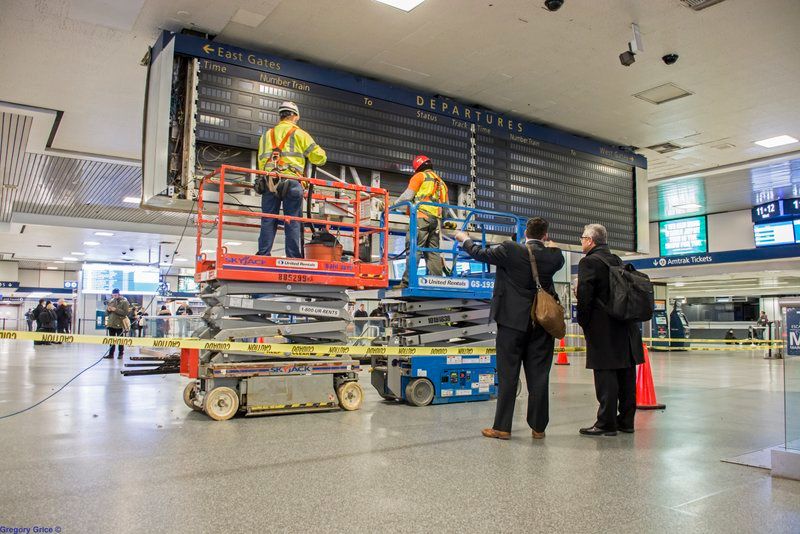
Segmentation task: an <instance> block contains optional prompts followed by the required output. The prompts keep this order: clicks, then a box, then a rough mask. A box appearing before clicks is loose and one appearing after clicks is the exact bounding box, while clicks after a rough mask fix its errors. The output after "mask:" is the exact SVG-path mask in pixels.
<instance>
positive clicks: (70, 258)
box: [61, 256, 78, 261]
mask: <svg viewBox="0 0 800 534" xmlns="http://www.w3.org/2000/svg"><path fill="white" fill-rule="evenodd" d="M61 259H62V260H64V261H78V258H73V257H72V256H64V257H63V258H61Z"/></svg>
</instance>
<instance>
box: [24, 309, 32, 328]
mask: <svg viewBox="0 0 800 534" xmlns="http://www.w3.org/2000/svg"><path fill="white" fill-rule="evenodd" d="M25 322H26V323H27V324H28V332H33V308H30V309H29V310H28V311H26V312H25Z"/></svg>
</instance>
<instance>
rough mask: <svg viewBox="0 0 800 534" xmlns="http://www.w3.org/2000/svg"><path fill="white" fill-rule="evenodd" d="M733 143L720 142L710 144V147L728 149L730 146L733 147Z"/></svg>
mask: <svg viewBox="0 0 800 534" xmlns="http://www.w3.org/2000/svg"><path fill="white" fill-rule="evenodd" d="M735 146H736V145H734V144H733V143H722V144H719V145H711V148H716V149H717V150H728V149H730V148H733V147H735Z"/></svg>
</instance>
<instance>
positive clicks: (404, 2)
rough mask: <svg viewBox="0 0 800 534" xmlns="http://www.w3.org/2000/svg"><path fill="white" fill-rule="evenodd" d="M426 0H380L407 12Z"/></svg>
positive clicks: (379, 0)
mask: <svg viewBox="0 0 800 534" xmlns="http://www.w3.org/2000/svg"><path fill="white" fill-rule="evenodd" d="M424 1H425V0H378V2H380V3H381V4H386V5H387V6H392V7H394V8H397V9H400V10H402V11H405V12H409V11H411V10H412V9H414V8H415V7H417V6H418V5H420V4H421V3H422V2H424Z"/></svg>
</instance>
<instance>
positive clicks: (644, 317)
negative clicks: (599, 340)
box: [598, 255, 655, 322]
mask: <svg viewBox="0 0 800 534" xmlns="http://www.w3.org/2000/svg"><path fill="white" fill-rule="evenodd" d="M598 257H599V258H600V260H601V261H602V262H603V263H605V264H606V265H607V266H608V284H609V288H608V290H609V291H608V295H609V296H608V303H607V304H606V312H607V313H608V314H609V315H610V316H611V317H613V318H614V319H617V320H618V321H630V322H633V321H636V322H644V321H649V320H650V319H652V318H653V310H654V308H655V295H654V293H653V282H651V281H650V277H649V276H647V275H646V274H644V273H642V272H639V271H637V270H636V268H635V267H634V266H633V265H630V264H628V265H625V264H624V263H623V264H622V265H611V263H609V262H608V260H607V259H606V258H603V257H602V256H599V255H598Z"/></svg>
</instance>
